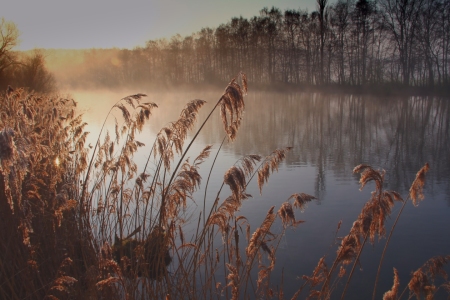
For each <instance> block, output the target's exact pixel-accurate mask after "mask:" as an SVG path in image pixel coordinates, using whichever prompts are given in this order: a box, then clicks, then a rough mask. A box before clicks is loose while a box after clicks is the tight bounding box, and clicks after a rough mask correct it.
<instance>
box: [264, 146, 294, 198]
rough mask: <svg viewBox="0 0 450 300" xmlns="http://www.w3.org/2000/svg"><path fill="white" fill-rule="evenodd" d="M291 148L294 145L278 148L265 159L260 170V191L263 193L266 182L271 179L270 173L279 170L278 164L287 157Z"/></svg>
mask: <svg viewBox="0 0 450 300" xmlns="http://www.w3.org/2000/svg"><path fill="white" fill-rule="evenodd" d="M291 149H292V147H286V148H283V149H277V150H275V151H273V152H272V154H270V155H269V156H267V157H266V158H265V159H264V162H263V163H262V165H261V167H260V168H259V170H258V186H259V191H260V193H262V188H263V186H264V184H265V183H267V181H268V180H269V176H270V174H271V173H273V172H274V171H278V166H279V165H280V163H281V162H282V161H283V160H284V159H285V158H286V153H287V152H289V151H290V150H291Z"/></svg>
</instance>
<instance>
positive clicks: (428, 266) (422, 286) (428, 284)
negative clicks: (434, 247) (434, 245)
mask: <svg viewBox="0 0 450 300" xmlns="http://www.w3.org/2000/svg"><path fill="white" fill-rule="evenodd" d="M419 172H420V171H419ZM448 262H450V255H447V256H436V257H433V258H431V259H429V260H428V261H427V262H426V263H425V264H424V265H423V266H422V267H420V268H419V269H417V270H416V271H415V272H414V273H413V275H412V278H411V280H410V281H409V283H408V288H409V290H410V292H411V293H412V294H414V295H415V296H416V297H417V299H421V296H422V295H423V296H425V298H426V299H434V296H435V294H436V292H437V291H438V289H439V288H440V287H443V288H444V289H445V288H446V287H447V286H448V285H449V284H450V281H449V280H448V274H447V272H446V271H445V269H444V268H445V266H446V265H447V264H448ZM438 275H439V276H441V277H442V278H443V279H444V280H445V281H444V283H442V284H441V285H440V286H436V285H435V280H436V277H437V276H438ZM449 294H450V293H449Z"/></svg>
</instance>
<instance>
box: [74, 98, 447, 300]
mask: <svg viewBox="0 0 450 300" xmlns="http://www.w3.org/2000/svg"><path fill="white" fill-rule="evenodd" d="M137 92H145V91H132V92H131V93H127V91H124V92H123V93H122V92H115V93H112V92H95V93H94V92H86V91H84V92H76V93H73V94H72V95H73V96H74V98H75V100H77V101H78V102H79V103H80V106H81V109H82V110H85V111H86V112H85V119H86V121H87V122H88V123H89V126H90V127H89V129H88V130H89V131H91V132H92V137H93V138H96V135H97V134H98V128H99V127H100V125H101V123H102V121H103V119H104V117H105V116H106V114H107V111H108V110H109V108H110V107H111V106H112V105H113V104H114V103H115V102H116V101H117V100H119V99H120V98H122V97H124V96H127V95H128V94H132V93H137ZM220 94H221V91H220V90H219V91H217V92H204V93H203V92H201V91H197V92H195V91H193V92H186V93H181V92H180V93H174V94H168V93H148V95H149V97H148V99H146V101H152V102H155V103H157V104H158V106H159V108H158V109H156V110H155V111H154V114H153V116H152V117H151V122H150V123H149V125H148V127H147V128H146V130H145V132H144V133H143V134H142V136H141V137H140V138H138V139H139V140H140V141H141V142H144V143H146V145H151V144H152V143H153V141H154V136H155V132H157V131H158V130H159V129H160V128H161V127H162V126H164V125H166V124H167V123H168V122H169V121H173V120H175V119H176V118H177V116H178V113H179V112H180V110H181V109H182V107H183V105H184V104H185V103H186V102H188V101H189V100H192V99H196V98H200V99H204V100H207V101H208V103H209V104H208V105H207V106H206V107H205V108H202V113H201V114H200V117H199V120H200V122H201V121H202V120H204V118H205V117H206V115H207V113H209V110H210V108H211V107H212V106H213V105H214V104H215V102H216V101H217V100H218V99H219V97H220ZM245 101H246V110H245V114H244V117H243V121H242V125H241V129H240V130H239V133H238V138H237V140H236V141H235V142H233V143H228V144H226V145H225V146H224V147H223V149H222V150H221V154H219V159H218V162H217V163H216V166H215V167H214V174H215V175H214V178H213V179H212V182H211V183H210V185H209V187H208V191H209V193H208V199H209V201H210V202H209V204H210V205H211V202H212V201H213V200H214V197H215V194H216V192H217V189H218V187H219V186H220V184H221V183H222V180H223V174H224V173H225V172H226V170H227V169H228V168H229V167H231V166H232V165H233V164H234V163H235V162H236V160H238V159H239V158H240V157H242V156H243V155H246V154H261V155H268V154H270V153H271V152H272V151H273V150H274V149H276V148H281V147H285V146H292V147H293V150H292V151H291V152H290V153H289V154H288V156H287V159H286V161H285V162H284V163H283V164H282V166H281V168H280V169H279V172H278V173H275V174H273V175H272V176H271V177H270V179H269V182H268V184H267V185H266V186H265V187H264V188H263V193H262V196H261V195H260V194H259V190H258V188H257V185H256V182H254V184H252V185H250V186H249V189H248V193H250V194H251V195H253V198H251V199H249V200H247V201H246V202H244V205H243V207H242V209H241V210H240V214H241V215H245V216H246V217H248V219H249V221H250V223H251V225H252V231H253V230H254V229H255V228H256V227H257V226H258V225H259V224H260V223H261V221H262V220H263V218H264V216H265V215H266V213H267V211H268V209H269V208H270V207H271V206H273V205H275V207H276V209H278V207H279V206H280V204H281V203H283V202H284V201H286V200H287V199H288V198H289V196H290V195H291V194H293V193H300V192H303V193H308V194H311V195H314V196H316V197H317V198H318V201H316V202H312V203H310V204H309V205H308V207H307V208H306V210H305V211H304V212H303V213H300V211H296V216H297V218H298V219H301V220H304V221H306V222H305V223H303V224H300V225H299V226H298V227H297V228H296V229H295V230H288V231H287V232H286V234H285V236H284V237H283V239H282V242H281V246H280V249H279V250H278V252H277V261H276V269H275V271H274V272H273V275H272V277H271V279H272V282H275V283H276V282H278V283H281V280H282V279H281V274H282V272H283V273H284V295H285V297H286V298H290V297H291V296H292V294H293V293H294V292H295V291H296V290H297V288H298V287H299V286H300V285H301V284H302V282H303V281H302V280H301V276H302V275H308V276H309V275H311V273H312V271H313V270H314V268H315V266H316V265H317V262H318V261H319V259H320V258H321V257H322V256H323V255H327V262H328V266H329V267H330V266H331V264H332V261H333V259H334V258H335V256H336V249H337V242H336V239H335V234H336V228H337V225H338V223H339V222H340V221H342V226H341V229H340V231H339V232H338V234H337V237H338V238H339V237H342V236H344V235H346V234H347V233H348V231H349V229H350V227H351V226H352V223H353V221H354V220H355V219H356V218H357V216H358V214H359V212H360V211H361V209H362V207H363V206H364V204H365V202H366V201H367V200H368V199H369V198H370V192H371V191H372V190H374V185H373V184H369V185H367V186H366V187H365V188H364V189H363V190H362V191H360V190H359V184H358V181H359V175H355V174H352V170H353V168H354V167H355V166H356V165H358V164H361V163H365V164H369V165H371V166H373V167H374V168H376V169H384V170H386V185H385V187H384V188H386V189H389V190H395V191H397V192H399V193H400V194H401V195H402V196H403V198H405V199H406V198H407V193H408V190H409V187H410V185H411V183H412V181H413V180H414V178H415V174H416V172H417V171H418V170H419V169H420V168H421V167H422V166H423V165H424V164H425V163H426V162H428V163H429V165H430V167H431V169H430V171H429V172H428V174H427V177H426V184H425V200H424V201H422V202H421V203H420V205H419V206H418V207H414V206H413V205H412V204H411V203H408V205H407V206H406V208H405V210H404V211H403V214H402V216H401V218H400V221H399V223H398V225H397V227H396V230H395V232H394V235H393V239H392V241H391V243H390V246H389V248H388V250H387V254H386V258H385V261H384V264H383V269H382V271H381V279H380V282H379V285H378V289H377V290H378V293H377V294H378V296H377V299H380V298H381V297H382V294H383V293H384V292H385V291H387V290H389V289H390V288H391V286H392V280H393V267H395V268H397V270H398V271H399V276H400V282H401V284H402V286H401V290H402V289H403V288H404V287H405V285H406V283H407V282H408V281H409V280H410V275H411V272H413V271H414V270H416V269H417V268H419V267H420V266H421V265H422V264H423V263H425V261H426V260H427V259H429V258H431V257H433V256H436V255H445V254H450V238H449V237H450V235H449V233H450V120H449V118H450V100H446V99H439V98H427V97H425V98H424V97H404V98H377V97H368V96H351V95H319V94H304V93H290V94H283V93H252V92H250V93H249V95H248V96H247V97H246V98H245ZM110 130H111V131H114V127H111V129H110ZM96 132H97V133H96ZM223 137H224V130H223V127H222V123H221V121H220V118H219V111H217V112H216V113H215V115H214V118H213V119H211V120H210V121H209V123H208V124H207V126H206V128H205V130H204V131H203V132H202V134H201V135H200V137H199V140H198V142H197V143H196V145H195V146H194V148H193V149H192V150H191V151H190V153H192V154H191V157H192V158H193V157H195V156H196V155H197V154H198V153H199V152H200V150H201V149H202V148H203V147H204V146H205V145H207V144H213V151H212V154H211V158H210V159H209V162H208V163H205V164H204V165H203V171H202V174H203V178H204V181H203V182H206V177H207V174H208V172H209V168H210V166H211V162H212V157H213V155H215V151H216V150H217V149H218V147H219V145H220V142H221V140H222V138H223ZM144 157H145V155H143V157H142V158H140V157H135V160H137V161H138V162H139V160H140V159H142V160H144ZM138 165H139V163H138ZM203 193H204V191H203V190H202V191H201V192H200V193H199V195H203ZM227 193H228V191H224V192H222V194H221V198H222V199H224V198H226V197H227V196H228V194H227ZM201 199H203V196H202V197H201ZM201 202H202V201H201V200H200V201H199V203H196V204H192V207H191V212H192V214H193V215H194V216H195V218H196V216H198V214H197V213H196V212H195V211H196V209H200V208H201V205H202V203H201ZM399 210H400V204H396V206H395V207H394V209H393V213H392V215H391V217H390V219H388V221H387V224H386V228H387V232H389V230H390V228H391V226H392V223H393V221H394V220H395V218H396V216H397V213H398V211H399ZM273 229H274V230H273V231H274V232H275V233H276V232H277V231H281V229H282V228H281V224H279V223H277V224H275V225H274V227H273ZM188 230H189V229H188ZM385 241H386V239H385V238H384V239H381V240H380V241H375V244H374V245H366V248H365V250H364V252H363V254H362V257H361V265H360V266H359V268H357V270H356V271H355V274H354V276H353V279H352V282H351V284H350V288H349V291H348V293H347V296H348V297H347V298H348V299H368V298H369V296H371V295H372V289H373V282H374V279H375V275H376V269H377V266H378V262H379V259H380V255H381V252H382V250H383V247H384V243H385ZM344 284H345V281H343V282H341V283H340V287H338V289H342V287H343V285H344ZM338 295H340V293H336V294H334V297H336V298H338ZM334 297H332V298H334ZM302 298H305V296H302V297H300V298H299V299H302Z"/></svg>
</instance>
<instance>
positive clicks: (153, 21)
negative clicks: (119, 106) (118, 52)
mask: <svg viewBox="0 0 450 300" xmlns="http://www.w3.org/2000/svg"><path fill="white" fill-rule="evenodd" d="M332 2H334V1H332ZM272 6H275V7H277V8H279V9H280V10H281V11H282V12H284V10H285V9H307V10H308V11H309V12H311V11H314V10H315V9H316V0H184V1H183V0H165V1H164V0H122V1H118V0H0V7H1V10H0V18H1V17H4V18H5V20H7V21H12V22H14V23H15V24H16V25H17V27H18V29H19V31H20V33H21V35H20V41H21V42H20V45H19V47H18V49H17V50H29V49H33V48H58V49H59V48H63V49H79V48H94V47H95V48H111V47H118V48H130V49H132V48H134V47H136V46H144V45H145V42H146V41H148V40H152V39H158V38H163V37H166V38H170V37H171V36H173V35H175V34H177V33H178V34H180V35H181V36H186V35H190V34H191V33H193V32H197V31H200V30H201V29H202V27H213V28H215V27H217V26H218V25H220V24H223V23H226V22H228V21H230V20H231V18H232V17H239V16H242V17H245V18H248V19H249V18H251V17H253V16H256V15H259V11H260V10H261V9H262V8H264V7H268V8H271V7H272Z"/></svg>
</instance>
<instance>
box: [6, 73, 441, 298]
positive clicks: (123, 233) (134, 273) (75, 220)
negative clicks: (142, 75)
mask: <svg viewBox="0 0 450 300" xmlns="http://www.w3.org/2000/svg"><path fill="white" fill-rule="evenodd" d="M246 93H247V79H246V76H245V74H243V73H239V74H238V76H237V77H236V78H234V79H232V80H231V82H230V83H229V84H228V85H227V87H226V88H225V91H224V93H223V95H222V96H221V97H219V100H218V101H217V102H216V104H215V106H214V107H213V108H212V110H211V111H210V113H209V114H208V116H207V117H206V119H205V120H204V121H203V122H202V123H201V124H200V125H199V126H198V127H197V128H198V129H196V131H195V132H193V133H192V134H191V136H192V137H190V135H189V132H190V131H193V130H194V129H195V128H196V127H195V125H196V122H197V118H198V113H199V110H200V109H201V108H202V107H203V106H204V104H205V101H203V100H200V99H195V100H192V101H190V102H188V103H187V104H186V106H185V107H184V109H183V110H182V111H181V113H180V116H179V117H178V119H177V120H174V121H172V122H170V123H168V125H167V126H165V127H164V128H162V129H161V130H160V131H159V132H158V134H157V136H156V139H155V141H154V142H153V145H152V146H151V147H150V148H149V149H150V150H149V152H148V153H146V163H145V165H144V166H137V165H136V163H135V162H134V161H133V156H134V155H137V153H138V151H139V149H140V148H142V147H144V146H145V144H144V143H143V142H141V141H139V140H137V138H138V133H139V132H140V131H142V129H143V128H144V126H145V124H146V122H147V121H148V120H149V118H150V117H151V114H152V111H153V110H154V109H157V105H156V104H155V103H153V102H144V99H145V97H146V95H144V94H135V95H130V96H128V97H125V98H123V99H121V100H119V101H118V102H117V103H116V104H115V105H114V106H113V107H112V108H111V110H110V112H109V113H108V117H107V119H108V118H113V117H114V116H113V114H112V112H113V111H118V112H120V114H121V117H120V118H116V119H115V124H116V125H115V128H114V131H113V133H110V132H109V131H108V130H106V123H107V122H106V121H107V120H105V122H104V123H103V126H102V128H101V130H100V133H99V135H98V138H97V140H96V142H95V143H94V144H93V145H91V144H90V145H86V139H87V135H88V132H86V131H85V128H86V125H87V124H86V123H84V122H83V120H82V116H81V115H76V110H75V108H76V102H75V101H73V100H70V99H64V98H60V97H56V96H46V95H33V94H28V93H26V92H25V91H24V90H22V89H16V90H13V89H8V91H7V93H5V94H4V95H2V96H1V97H0V107H1V109H0V110H1V111H0V113H1V119H0V163H1V168H0V206H1V208H0V214H1V217H0V223H1V226H2V228H4V230H2V231H0V245H1V247H2V251H0V268H1V272H2V273H1V274H2V276H1V277H0V281H1V282H0V296H1V297H2V298H4V299H43V298H46V299H99V298H101V299H140V298H146V299H147V298H151V299H163V298H165V299H185V298H194V299H197V298H198V299H204V298H221V297H225V298H230V299H241V298H245V299H246V298H273V297H276V298H279V299H283V298H284V296H285V295H284V292H283V288H282V286H280V285H278V286H277V288H275V287H274V286H273V285H272V283H271V274H272V272H273V270H274V267H275V263H276V252H277V249H278V248H279V245H280V241H281V238H282V237H283V234H284V233H285V231H286V230H287V229H288V228H291V227H296V226H298V225H299V224H301V223H302V222H303V221H301V220H298V219H297V217H296V216H295V210H296V209H299V210H301V211H303V210H304V209H305V207H306V205H307V203H309V202H311V201H314V200H315V199H316V198H315V197H314V196H312V195H308V194H305V193H301V192H299V193H296V194H293V195H291V196H290V197H287V200H286V201H285V202H284V203H283V204H282V205H281V206H280V207H279V208H278V209H275V207H271V208H270V209H269V210H268V212H267V214H266V216H265V217H264V219H263V221H262V222H261V225H260V226H259V227H258V228H256V229H254V230H253V231H252V229H251V228H250V225H249V222H248V220H247V218H246V217H245V216H243V215H240V214H239V209H240V208H241V206H242V204H243V202H244V201H249V199H250V198H251V195H250V194H248V193H247V187H248V185H249V184H250V183H251V181H252V180H253V178H255V176H256V177H257V184H258V187H259V191H260V192H262V189H263V187H264V185H265V184H266V183H267V182H268V179H269V177H270V176H271V175H272V174H273V173H274V172H276V171H278V168H279V166H280V164H281V163H282V162H283V160H284V159H285V157H286V155H288V152H289V151H290V150H291V148H290V147H285V148H280V149H276V150H274V151H273V152H272V153H270V154H268V155H266V156H261V155H259V154H248V155H245V156H244V157H242V158H241V159H239V160H238V161H237V162H236V163H235V164H234V165H233V166H231V167H230V168H229V169H228V170H227V171H226V173H225V174H224V178H223V183H222V185H221V187H220V188H219V189H218V191H217V193H216V196H215V197H214V198H213V199H209V198H207V193H206V190H207V188H208V182H209V178H208V180H207V182H206V185H205V187H204V189H205V193H204V197H203V199H193V198H194V193H195V192H196V191H198V190H199V189H200V188H201V187H202V185H201V183H202V177H201V176H200V172H199V170H200V168H201V166H202V164H203V162H204V161H205V160H206V159H208V158H209V156H210V155H211V153H212V151H213V147H212V146H211V145H208V146H206V147H205V148H204V149H203V150H202V151H201V152H200V153H198V154H197V155H196V156H195V158H194V159H192V160H191V158H190V157H189V156H188V154H189V155H191V152H189V150H190V148H191V146H192V145H193V143H194V142H195V141H196V138H197V137H198V135H199V134H200V132H201V131H202V128H203V127H204V126H205V124H206V123H207V122H208V120H209V119H210V117H211V115H212V114H213V113H214V112H215V110H216V109H217V108H219V110H220V114H221V117H222V123H223V126H224V137H223V139H222V142H221V144H220V146H219V148H218V150H217V152H216V154H215V158H214V161H213V164H212V167H211V169H210V172H209V176H211V174H212V172H213V168H214V162H215V161H216V159H217V157H218V155H219V153H220V149H221V148H222V145H223V144H224V143H225V142H227V141H233V140H234V139H235V138H236V136H237V134H238V132H239V129H240V124H241V119H242V117H243V111H244V108H245V102H244V96H245V95H246ZM427 171H428V165H425V166H424V167H423V168H422V169H421V170H420V171H419V172H418V174H417V177H416V180H415V181H414V182H413V185H412V187H411V190H410V195H409V197H410V199H411V200H412V202H413V203H414V204H415V203H416V201H418V200H421V199H423V185H424V181H425V173H426V172H427ZM354 172H358V173H359V172H361V174H362V175H361V181H360V182H361V188H362V187H364V186H365V185H366V184H367V183H368V182H370V181H373V182H375V186H376V190H375V191H374V192H373V193H372V196H371V198H370V199H369V201H368V202H367V204H366V205H365V206H364V208H363V209H362V211H361V213H360V215H359V216H358V218H357V220H356V221H355V223H354V224H353V227H352V229H351V230H350V233H349V234H348V235H346V236H345V237H344V238H343V239H342V240H341V243H340V245H339V247H338V249H337V256H336V259H335V261H334V262H333V265H332V266H331V268H328V267H327V264H326V258H325V257H323V258H322V259H321V260H320V261H319V263H318V265H317V267H316V269H315V270H314V271H313V273H312V275H311V276H304V277H303V279H304V284H303V285H302V286H301V287H300V288H299V290H298V291H297V293H295V294H294V295H293V296H292V298H293V299H295V298H298V297H300V296H301V295H303V294H302V293H304V292H305V291H306V288H307V287H309V290H308V291H306V293H307V295H308V297H309V298H320V299H322V298H323V299H329V298H331V295H332V294H333V292H334V291H335V290H336V286H337V284H338V282H339V280H341V279H343V278H345V276H346V275H347V274H349V275H348V279H347V284H346V287H345V289H344V293H343V294H342V298H344V296H345V290H346V289H347V285H348V282H349V281H350V279H351V277H352V275H353V271H354V268H355V265H356V264H357V263H358V260H359V256H360V254H361V252H362V250H363V248H364V245H365V244H366V242H367V241H369V242H370V243H374V241H375V238H376V237H377V236H378V237H380V236H384V235H385V233H386V229H385V220H386V218H387V217H388V216H389V215H390V214H391V210H392V207H393V205H394V203H395V202H403V206H402V209H403V207H404V205H405V203H406V201H404V200H403V199H402V197H401V196H400V195H399V194H398V193H396V192H394V191H387V190H383V181H384V172H383V171H377V170H374V169H373V168H372V167H370V166H368V165H360V166H357V167H356V168H355V170H354ZM224 187H226V188H225V190H224V189H223V188H224ZM225 191H229V192H228V194H227V195H223V194H225V193H226V192H225ZM196 195H197V194H196ZM193 201H196V203H197V204H198V203H199V202H200V201H203V210H201V209H200V207H201V205H198V207H199V209H198V211H197V212H196V214H198V219H195V218H194V215H189V216H188V214H187V213H186V211H187V209H188V207H189V205H190V204H191V203H192V202H193ZM207 202H209V203H211V202H212V206H211V207H210V208H209V209H208V210H206V209H205V208H206V203H207ZM400 214H401V211H400V213H399V216H400ZM189 217H190V219H189ZM277 220H278V221H277ZM397 220H398V217H397ZM397 220H396V221H395V224H394V227H395V225H396V224H397ZM187 222H196V223H197V226H196V230H195V233H194V234H193V235H187V234H186V233H185V231H184V227H185V226H186V223H187ZM275 222H280V223H281V224H282V229H281V232H280V231H279V230H278V232H276V231H275V230H274V229H273V228H274V227H273V225H274V224H275ZM394 227H393V228H392V229H391V232H390V235H389V238H388V240H387V242H386V246H387V244H388V242H389V239H390V236H391V234H392V231H393V229H394ZM447 261H448V257H444V258H435V259H433V260H432V261H430V262H429V263H427V264H426V265H425V266H424V267H423V268H420V269H419V270H418V271H417V272H416V273H417V274H416V273H414V275H413V279H412V280H411V282H410V284H409V285H408V287H409V289H410V291H411V292H410V294H411V295H413V294H414V295H416V296H418V297H420V295H426V296H427V297H428V296H429V295H431V296H432V295H434V293H435V292H436V291H437V290H438V289H439V287H436V286H435V284H434V278H435V276H436V275H442V276H444V278H445V280H446V282H445V283H444V285H442V287H445V286H448V285H449V283H448V280H447V278H446V274H445V273H443V272H444V269H443V266H444V265H445V264H446V263H447ZM351 263H353V267H352V269H351V271H350V273H348V272H347V269H346V268H347V266H348V265H350V264H351ZM380 268H381V262H380ZM337 270H339V271H337ZM336 273H337V274H336ZM375 285H376V283H375ZM398 291H399V279H398V274H397V273H395V280H394V286H393V288H392V290H391V291H388V292H387V293H386V294H385V299H396V297H397V294H398ZM374 295H375V291H374ZM333 297H334V296H333Z"/></svg>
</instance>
